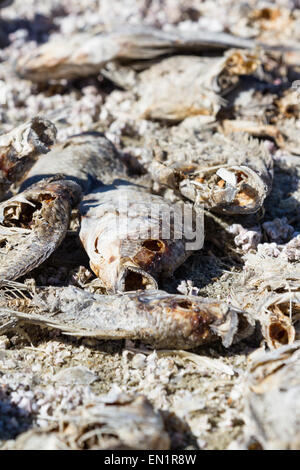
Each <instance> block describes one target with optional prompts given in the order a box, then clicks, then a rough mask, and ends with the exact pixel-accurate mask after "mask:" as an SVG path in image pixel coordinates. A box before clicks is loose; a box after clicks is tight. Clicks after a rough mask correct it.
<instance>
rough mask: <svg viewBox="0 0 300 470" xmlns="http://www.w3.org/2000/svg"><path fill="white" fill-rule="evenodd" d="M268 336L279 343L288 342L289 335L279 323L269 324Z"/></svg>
mask: <svg viewBox="0 0 300 470" xmlns="http://www.w3.org/2000/svg"><path fill="white" fill-rule="evenodd" d="M269 331H270V338H271V339H272V340H273V341H277V342H278V343H280V344H288V342H289V337H288V333H287V331H286V329H285V328H284V327H283V326H282V325H281V324H280V323H272V325H270V330H269Z"/></svg>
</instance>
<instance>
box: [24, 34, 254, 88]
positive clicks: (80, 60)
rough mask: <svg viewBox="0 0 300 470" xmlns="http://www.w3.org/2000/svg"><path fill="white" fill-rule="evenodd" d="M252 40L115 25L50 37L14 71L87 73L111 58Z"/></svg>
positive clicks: (33, 75) (41, 75) (40, 75)
mask: <svg viewBox="0 0 300 470" xmlns="http://www.w3.org/2000/svg"><path fill="white" fill-rule="evenodd" d="M254 46H255V43H254V42H253V41H251V40H248V39H243V38H238V37H235V36H232V35H230V34H226V33H217V32H213V33H212V32H210V31H197V32H193V31H191V32H187V31H178V30H176V29H175V30H174V31H168V32H166V31H162V30H158V29H155V28H151V27H148V26H145V25H143V26H139V25H130V26H124V25H123V26H118V27H117V28H116V29H115V30H114V31H111V32H107V33H98V34H96V33H92V32H91V33H79V34H76V35H73V36H72V37H65V36H58V35H57V36H56V37H55V38H54V39H53V40H51V41H49V42H48V43H46V44H44V45H42V46H41V47H39V48H37V49H36V50H35V51H34V52H32V51H31V52H30V53H29V54H28V55H26V56H25V57H22V58H21V59H20V60H19V62H18V64H17V68H16V70H17V72H18V73H19V74H20V75H22V76H23V77H26V78H28V79H30V80H32V81H45V80H50V79H59V78H68V79H71V78H76V77H86V76H88V75H94V74H96V73H99V72H100V70H101V67H103V66H104V65H105V64H106V63H108V62H111V61H124V60H125V61H126V60H127V61H132V60H145V59H147V60H149V59H154V58H156V57H160V56H162V55H165V54H170V53H175V52H180V51H190V52H192V51H194V52H195V51H199V52H200V51H208V50H216V49H217V50H224V49H228V48H230V47H235V48H248V49H251V48H253V47H254Z"/></svg>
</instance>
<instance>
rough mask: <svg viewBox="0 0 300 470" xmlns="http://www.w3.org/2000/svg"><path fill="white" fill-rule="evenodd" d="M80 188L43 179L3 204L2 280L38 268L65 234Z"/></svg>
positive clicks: (0, 230)
mask: <svg viewBox="0 0 300 470" xmlns="http://www.w3.org/2000/svg"><path fill="white" fill-rule="evenodd" d="M80 198H81V189H80V187H79V186H78V185H77V184H76V183H74V182H72V181H66V180H59V179H58V180H57V181H51V180H44V181H42V182H40V183H39V184H36V185H34V186H32V187H30V188H28V189H27V190H25V191H23V192H22V193H20V194H18V195H17V196H14V197H12V198H10V199H8V200H7V201H5V202H2V203H1V204H0V237H1V243H0V260H1V262H0V265H1V268H0V279H1V280H4V279H12V280H13V279H17V278H19V277H20V276H22V275H24V274H26V273H27V272H29V271H31V270H32V269H33V268H35V267H37V266H39V265H40V264H41V263H42V262H43V261H44V260H45V259H47V258H48V257H49V256H50V254H51V253H52V252H53V251H54V250H55V249H56V248H57V247H58V246H59V244H60V243H61V241H62V240H63V238H64V237H65V235H66V232H67V229H68V226H69V221H70V213H71V209H72V207H73V206H74V205H76V204H78V202H79V200H80Z"/></svg>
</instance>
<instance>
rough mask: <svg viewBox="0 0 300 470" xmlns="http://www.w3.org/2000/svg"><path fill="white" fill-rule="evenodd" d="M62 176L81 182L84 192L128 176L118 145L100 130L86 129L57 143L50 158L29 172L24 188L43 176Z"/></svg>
mask: <svg viewBox="0 0 300 470" xmlns="http://www.w3.org/2000/svg"><path fill="white" fill-rule="evenodd" d="M57 175H60V176H61V178H64V179H66V180H71V181H74V182H76V183H77V184H79V185H80V186H81V188H82V191H83V193H87V192H88V191H90V190H91V189H92V188H93V187H94V186H95V185H97V183H98V184H100V183H103V184H104V183H105V184H109V183H111V182H112V181H113V180H114V179H115V178H120V177H122V176H125V175H126V167H125V165H124V163H123V162H122V161H121V159H120V156H119V154H118V152H117V150H116V148H115V146H114V145H113V144H112V142H110V141H109V140H108V139H106V138H105V137H104V135H103V134H101V133H99V132H83V133H81V134H78V135H74V136H71V137H70V138H69V139H67V140H66V141H65V142H63V143H58V144H56V145H55V146H54V147H53V149H52V150H51V152H50V153H49V154H48V155H47V159H40V160H38V161H37V162H36V164H35V165H34V166H33V167H32V169H31V170H30V171H29V172H28V173H27V174H26V178H25V180H24V181H23V183H22V185H21V189H25V188H27V187H29V186H30V185H32V184H34V183H37V182H39V181H41V180H43V179H44V178H48V177H53V176H57Z"/></svg>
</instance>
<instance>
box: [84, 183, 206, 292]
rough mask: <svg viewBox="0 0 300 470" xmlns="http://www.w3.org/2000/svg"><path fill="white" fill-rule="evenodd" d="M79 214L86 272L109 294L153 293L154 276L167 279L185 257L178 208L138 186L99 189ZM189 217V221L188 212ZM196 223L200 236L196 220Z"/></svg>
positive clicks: (185, 251)
mask: <svg viewBox="0 0 300 470" xmlns="http://www.w3.org/2000/svg"><path fill="white" fill-rule="evenodd" d="M80 212H81V214H82V219H81V229H80V239H81V241H82V243H83V246H84V248H85V250H86V252H87V254H88V256H89V258H90V266H91V268H92V270H93V271H94V273H95V274H96V275H97V276H98V277H99V278H100V279H101V280H102V281H103V283H104V285H105V287H106V288H107V289H108V290H109V291H112V292H116V291H132V290H137V289H149V288H155V287H157V284H156V279H157V277H158V276H170V275H172V274H173V271H174V270H175V269H176V268H177V267H178V266H180V265H181V264H182V263H183V262H184V261H185V260H186V258H187V257H188V256H189V255H190V252H189V251H188V249H187V248H186V243H187V242H188V241H189V239H188V235H189V234H187V233H186V232H184V230H187V227H185V228H184V227H183V224H182V207H181V206H178V205H172V204H171V203H169V202H168V201H165V200H164V199H163V198H161V197H160V196H155V195H152V194H149V193H147V192H146V191H145V190H144V189H143V188H142V187H139V186H136V185H130V184H128V183H127V184H126V183H125V184H124V182H123V184H122V182H119V184H117V183H116V185H115V186H100V187H99V188H97V189H95V190H94V191H93V192H92V193H90V194H88V195H87V196H86V197H85V198H84V200H83V202H82V204H81V205H80ZM189 214H190V218H193V219H195V217H196V214H195V213H194V212H193V211H192V210H191V209H190V211H189ZM200 218H201V216H200V215H199V216H198V219H200ZM178 221H180V225H177V222H178ZM199 223H200V224H201V226H200V227H198V230H199V235H201V231H202V229H203V227H202V223H203V222H202V218H201V220H199ZM192 235H193V236H195V233H193V234H191V237H190V238H192ZM201 247H202V244H201V245H200V248H201Z"/></svg>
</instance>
